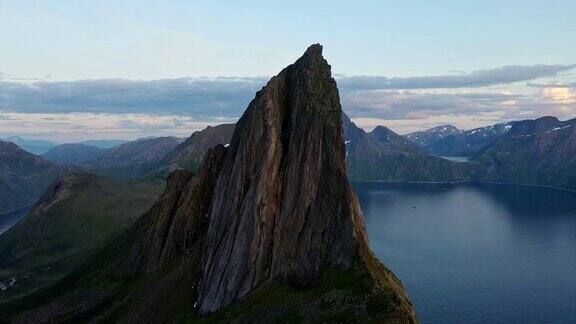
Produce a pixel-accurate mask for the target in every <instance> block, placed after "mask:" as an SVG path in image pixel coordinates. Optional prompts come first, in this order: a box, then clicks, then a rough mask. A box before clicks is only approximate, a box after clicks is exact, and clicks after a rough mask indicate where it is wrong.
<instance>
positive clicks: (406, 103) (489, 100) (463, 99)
mask: <svg viewBox="0 0 576 324" xmlns="http://www.w3.org/2000/svg"><path fill="white" fill-rule="evenodd" d="M523 98H524V95H512V94H508V93H489V92H485V93H483V92H472V93H442V92H426V91H419V90H386V91H365V92H354V93H351V94H348V95H346V96H343V98H342V101H343V107H345V108H346V111H348V113H349V114H350V115H351V116H353V117H373V118H384V119H422V118H428V117H429V116H437V115H453V114H457V115H469V116H474V115H476V114H479V113H494V112H500V111H503V110H507V109H510V103H511V102H518V101H520V100H522V99H523Z"/></svg>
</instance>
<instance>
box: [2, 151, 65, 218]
mask: <svg viewBox="0 0 576 324" xmlns="http://www.w3.org/2000/svg"><path fill="white" fill-rule="evenodd" d="M66 173H68V170H67V169H66V168H64V167H62V166H60V165H58V164H56V163H54V162H51V161H48V160H46V159H43V158H42V157H40V156H37V155H34V154H32V153H29V152H27V151H24V150H23V149H21V148H20V147H18V146H17V145H16V144H14V143H11V142H4V141H0V214H3V213H7V212H9V211H12V210H17V209H20V208H24V207H27V206H30V205H32V204H34V202H35V201H36V200H37V199H38V198H39V197H40V196H41V195H42V193H43V192H44V190H46V188H47V187H48V186H49V185H50V184H51V183H52V182H53V181H55V180H56V179H58V178H59V177H61V176H63V175H64V174H66Z"/></svg>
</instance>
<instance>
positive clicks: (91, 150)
mask: <svg viewBox="0 0 576 324" xmlns="http://www.w3.org/2000/svg"><path fill="white" fill-rule="evenodd" d="M106 151H107V150H106V149H103V148H100V147H96V146H91V145H87V144H60V145H58V146H55V147H53V148H51V149H50V150H49V151H48V152H46V153H44V154H42V157H43V158H45V159H47V160H50V161H53V162H56V163H60V164H75V165H81V164H82V163H86V162H91V161H96V160H98V159H99V158H100V157H101V156H102V155H104V154H105V153H106Z"/></svg>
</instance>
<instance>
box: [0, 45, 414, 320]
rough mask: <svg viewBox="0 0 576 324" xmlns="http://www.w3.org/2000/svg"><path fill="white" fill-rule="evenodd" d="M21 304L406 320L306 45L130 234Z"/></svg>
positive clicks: (148, 312)
mask: <svg viewBox="0 0 576 324" xmlns="http://www.w3.org/2000/svg"><path fill="white" fill-rule="evenodd" d="M35 298H36V299H34V300H33V301H32V302H30V301H29V303H28V305H33V306H32V307H29V306H21V305H12V307H11V308H10V311H11V312H13V313H14V312H15V313H17V314H18V315H16V318H17V321H22V322H26V321H35V322H42V321H52V320H55V319H58V320H68V321H74V320H78V319H81V318H91V319H96V320H102V321H111V320H114V321H119V322H158V321H170V320H171V319H174V318H176V317H180V318H181V317H182V316H184V317H186V316H188V319H189V320H190V321H193V320H195V319H197V318H198V317H199V316H200V317H205V316H207V317H208V319H207V320H209V321H210V320H213V321H224V322H229V321H240V322H275V321H276V322H277V321H286V320H288V319H292V320H295V319H298V320H299V321H309V322H310V321H362V320H375V321H381V322H393V323H413V322H416V321H417V320H416V316H415V311H414V308H413V306H412V304H411V303H410V301H409V299H408V297H407V296H406V293H405V291H404V288H403V287H402V285H401V283H400V281H399V280H398V279H397V278H396V277H395V276H394V274H392V273H391V272H390V271H389V270H388V269H386V267H384V266H383V265H382V264H381V263H380V262H379V261H378V260H377V259H376V257H375V256H374V255H373V253H372V252H371V251H370V248H369V246H368V239H367V236H366V231H365V228H364V220H363V216H362V212H361V210H360V206H359V203H358V200H357V198H356V196H355V194H354V193H353V192H352V190H351V188H350V185H349V183H348V180H347V178H346V166H345V147H344V137H343V129H342V110H341V107H340V101H339V97H338V90H337V88H336V82H335V81H334V79H332V77H331V72H330V66H329V65H328V63H327V62H326V60H325V59H324V58H323V57H322V47H321V46H320V45H313V46H311V47H310V48H309V49H308V50H307V51H306V53H305V54H304V55H303V56H302V57H301V58H300V59H299V60H297V61H296V63H294V64H292V65H290V66H289V67H287V68H285V69H284V70H283V71H282V72H280V74H278V75H277V76H275V77H273V78H272V79H271V80H270V82H269V83H268V84H267V85H266V87H264V88H263V89H262V90H261V91H259V92H258V93H257V94H256V97H255V99H254V100H253V101H252V102H251V103H250V105H249V107H248V109H247V110H246V112H245V113H244V115H243V116H242V118H241V119H240V121H239V122H238V124H237V126H236V129H235V131H234V135H233V137H232V140H231V142H230V146H229V147H228V148H225V147H223V146H221V145H220V146H218V147H216V148H215V149H212V150H210V151H209V152H208V155H207V158H205V159H204V162H203V166H202V167H201V168H200V171H199V172H198V174H196V175H192V174H191V173H189V172H187V171H178V172H176V173H172V175H171V176H170V177H169V181H168V186H167V188H166V191H165V193H164V195H163V196H162V197H161V198H160V200H158V202H157V203H156V204H155V205H154V206H153V207H152V208H151V209H150V210H149V211H148V212H147V213H146V214H145V215H143V216H142V217H141V218H140V220H139V221H138V223H137V224H136V225H135V227H134V228H133V229H132V230H130V231H129V232H127V233H126V235H124V237H123V238H122V239H120V240H117V241H116V242H114V244H113V245H110V246H109V247H108V248H106V249H105V250H104V251H103V252H102V253H101V254H100V256H99V257H97V258H95V259H94V261H93V262H91V263H90V264H88V265H87V266H86V267H85V268H84V269H82V270H81V271H78V272H77V273H75V274H74V275H72V276H70V277H69V278H68V280H64V281H62V282H61V283H60V284H59V285H58V286H56V287H54V288H53V291H52V292H49V293H46V294H45V295H42V294H41V295H39V296H37V297H35ZM10 316H11V315H9V314H8V315H5V317H10ZM12 316H13V315H12ZM0 319H1V317H0Z"/></svg>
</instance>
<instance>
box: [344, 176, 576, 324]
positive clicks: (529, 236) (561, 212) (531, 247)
mask: <svg viewBox="0 0 576 324" xmlns="http://www.w3.org/2000/svg"><path fill="white" fill-rule="evenodd" d="M354 187H355V189H356V190H357V192H358V195H359V197H360V201H361V205H362V209H363V211H364V216H365V218H366V226H367V229H368V232H369V236H370V240H371V242H370V244H371V246H372V248H373V250H374V252H375V253H376V254H377V255H378V257H379V258H380V259H381V260H382V261H383V262H384V263H385V264H387V265H388V266H389V267H390V268H391V269H392V270H393V271H394V272H395V273H396V274H397V275H398V276H399V277H400V278H401V279H402V281H403V282H404V284H405V286H406V288H407V289H408V293H409V294H410V297H411V298H412V300H413V302H414V303H415V304H416V308H417V312H418V315H419V317H420V320H421V321H422V322H423V323H576V193H571V192H566V191H559V190H554V189H546V188H534V187H522V186H508V185H488V184H485V185H484V184H483V185H473V184H460V185H399V184H396V185H394V184H382V183H355V184H354Z"/></svg>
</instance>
